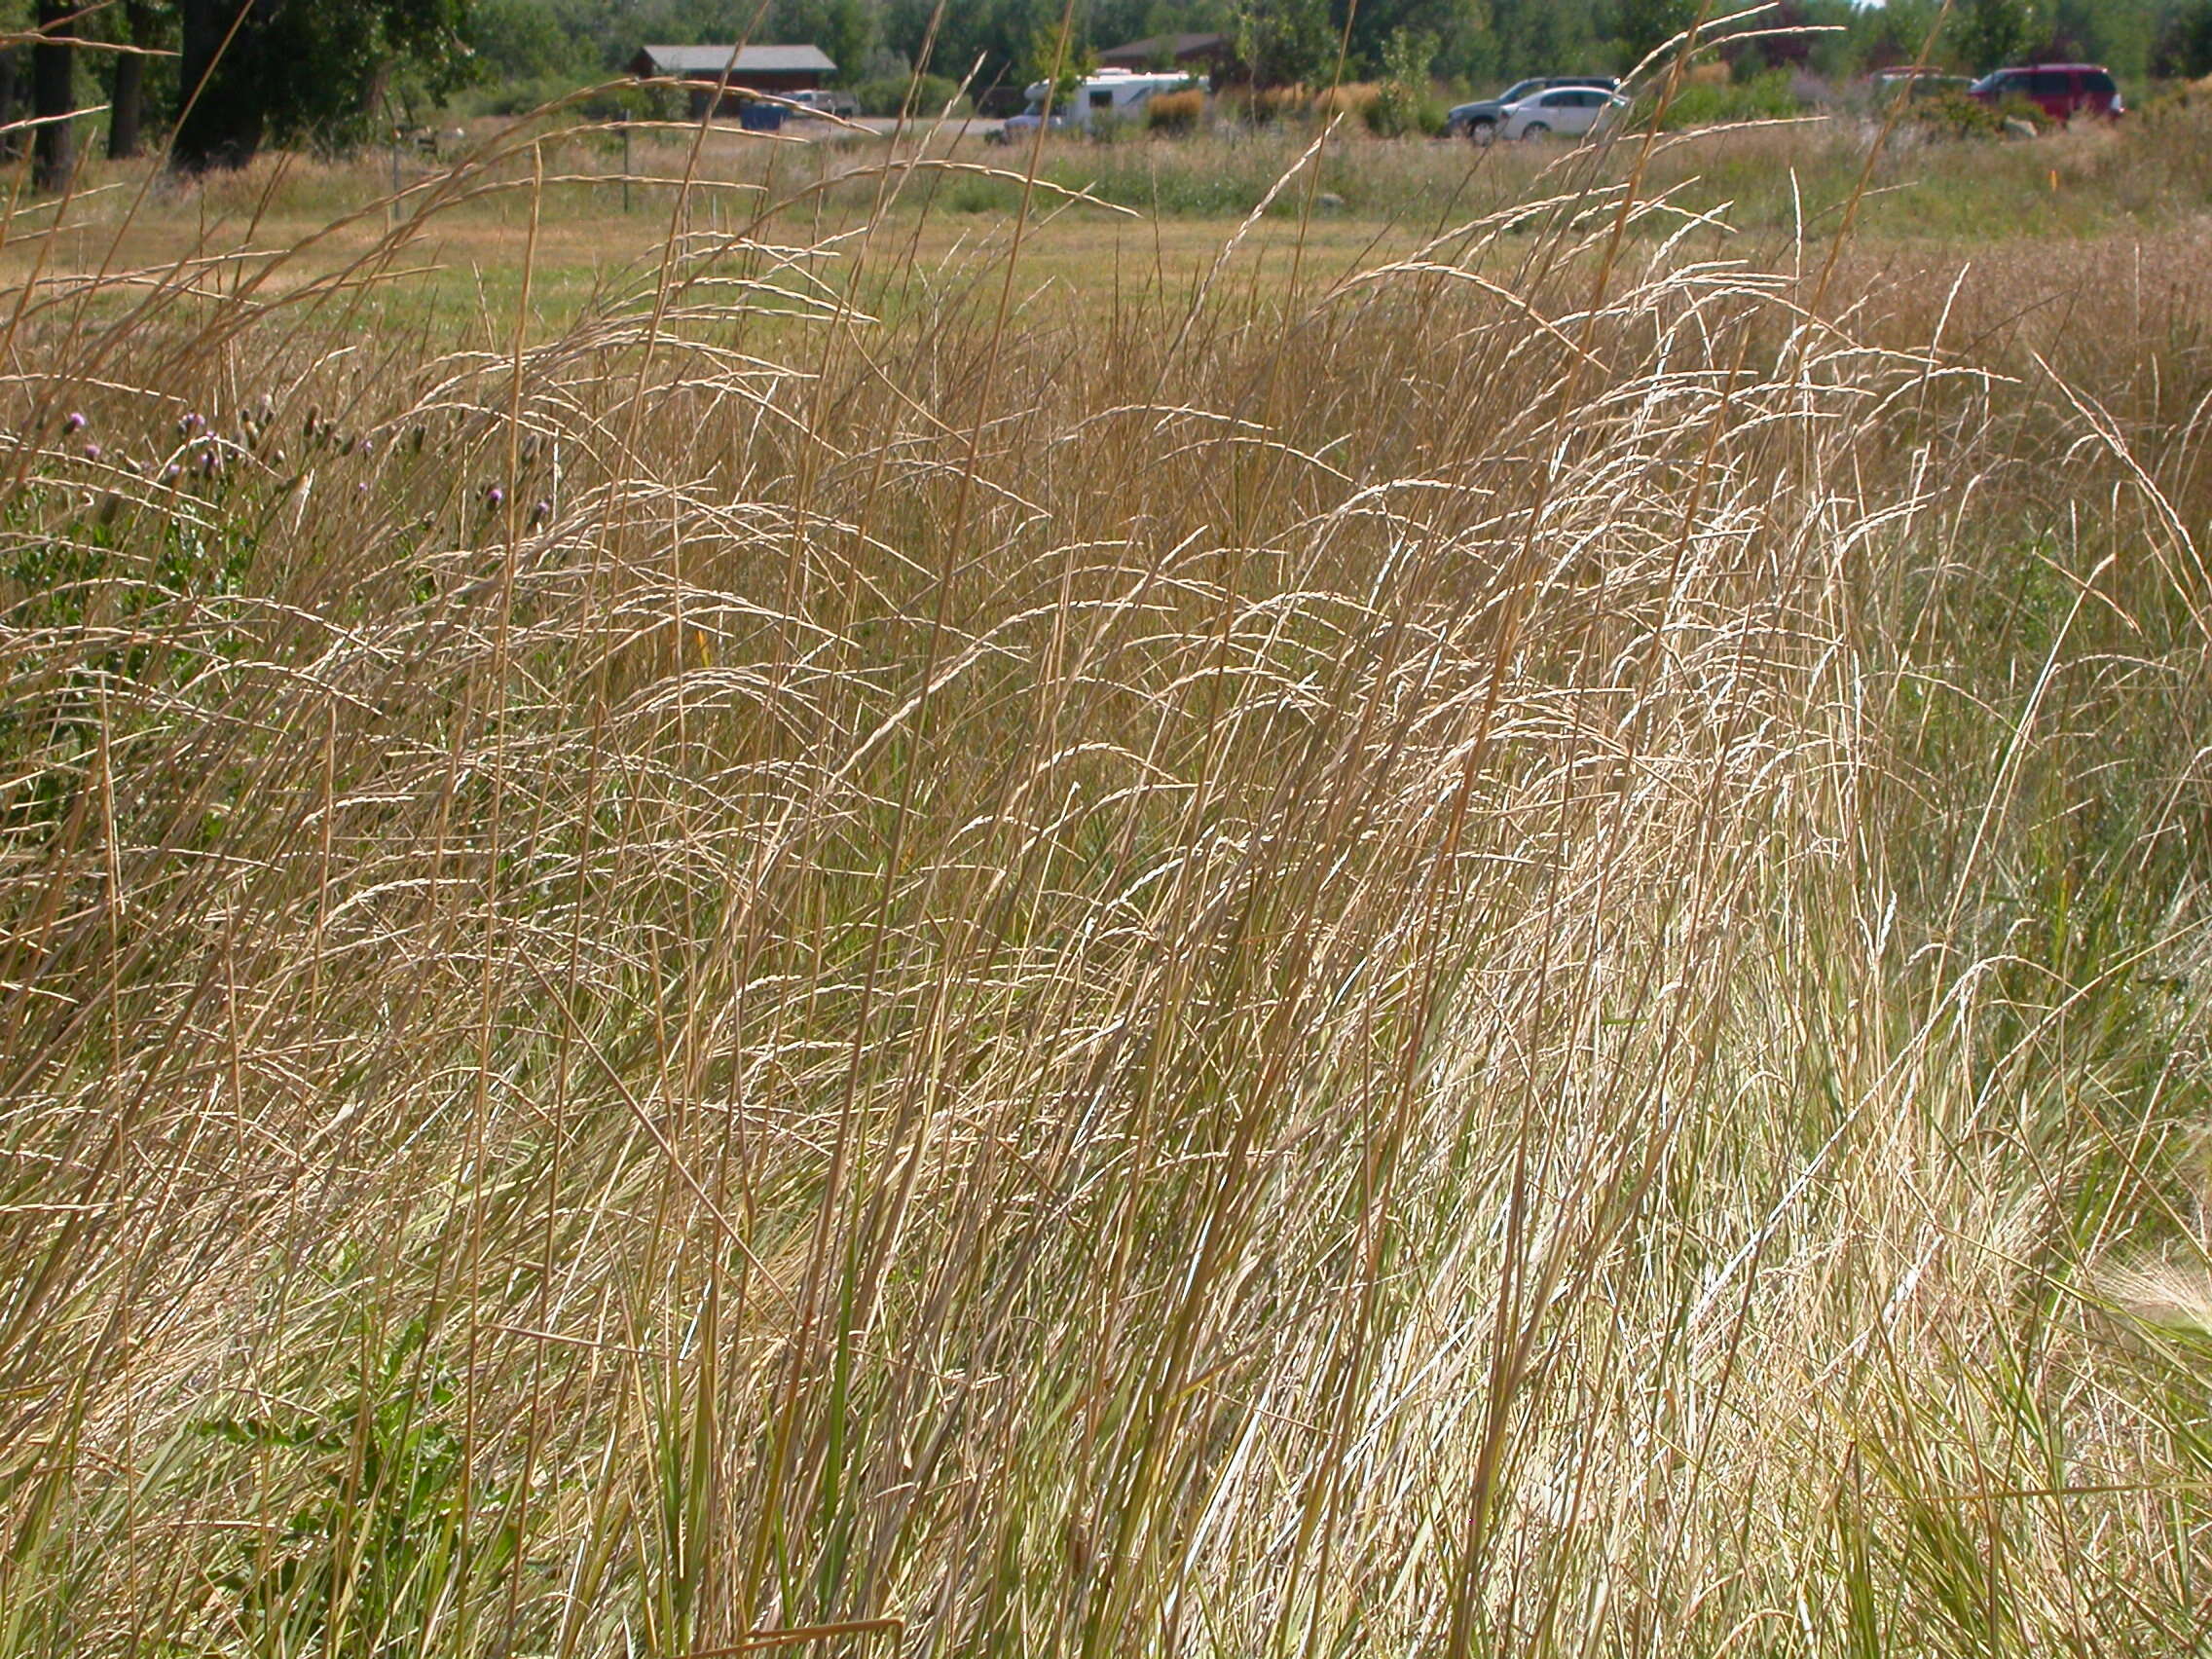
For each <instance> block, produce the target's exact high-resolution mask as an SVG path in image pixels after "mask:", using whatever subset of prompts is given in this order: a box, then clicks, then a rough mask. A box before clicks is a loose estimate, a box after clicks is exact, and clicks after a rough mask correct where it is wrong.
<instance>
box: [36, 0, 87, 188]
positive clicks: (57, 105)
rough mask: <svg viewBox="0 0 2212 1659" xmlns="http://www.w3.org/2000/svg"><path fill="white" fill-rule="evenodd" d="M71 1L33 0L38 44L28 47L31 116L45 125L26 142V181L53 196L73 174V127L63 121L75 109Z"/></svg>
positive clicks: (74, 24) (74, 30)
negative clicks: (29, 157)
mask: <svg viewBox="0 0 2212 1659" xmlns="http://www.w3.org/2000/svg"><path fill="white" fill-rule="evenodd" d="M77 12H78V6H77V4H76V0H38V26H39V37H40V38H39V41H38V43H37V44H36V45H35V46H33V47H32V48H31V113H32V114H34V115H36V116H39V117H40V118H42V119H43V120H45V121H46V123H47V125H46V126H44V127H41V128H39V129H38V130H37V134H36V136H35V137H34V138H33V139H32V167H31V174H32V177H31V182H32V184H33V185H34V186H35V187H36V188H37V189H40V190H43V191H46V192H48V193H49V194H55V193H57V192H59V191H62V190H66V189H67V188H68V186H69V175H70V174H71V173H73V172H75V171H76V170H77V128H76V124H75V123H74V122H71V121H67V120H59V121H57V120H55V119H54V118H55V117H56V116H64V117H65V116H67V115H68V114H69V112H70V111H72V110H74V109H75V108H76V107H77V90H76V78H77V73H76V72H77V53H76V49H75V47H74V45H73V44H72V43H73V42H74V40H75V38H76V33H77Z"/></svg>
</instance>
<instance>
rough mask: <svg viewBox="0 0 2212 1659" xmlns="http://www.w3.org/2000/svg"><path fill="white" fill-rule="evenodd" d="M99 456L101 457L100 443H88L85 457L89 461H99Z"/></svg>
mask: <svg viewBox="0 0 2212 1659" xmlns="http://www.w3.org/2000/svg"><path fill="white" fill-rule="evenodd" d="M99 458H100V446H99V445H97V444H87V445H86V446H85V459H86V460H87V461H97V460H99Z"/></svg>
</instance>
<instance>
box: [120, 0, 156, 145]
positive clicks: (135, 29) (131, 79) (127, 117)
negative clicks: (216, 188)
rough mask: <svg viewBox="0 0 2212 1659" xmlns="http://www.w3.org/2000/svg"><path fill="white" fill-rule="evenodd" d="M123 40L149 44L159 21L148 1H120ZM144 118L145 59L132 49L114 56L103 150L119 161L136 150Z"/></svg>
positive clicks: (145, 45) (143, 45)
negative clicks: (113, 76)
mask: <svg viewBox="0 0 2212 1659" xmlns="http://www.w3.org/2000/svg"><path fill="white" fill-rule="evenodd" d="M122 17H123V40H122V42H121V43H120V44H122V45H124V46H133V47H150V46H152V45H154V43H155V41H156V39H157V38H158V37H159V32H160V28H161V24H160V21H159V19H158V18H155V16H154V7H153V4H152V0H124V4H123V14H122ZM145 117H146V59H145V58H144V57H143V56H142V55H140V54H138V53H136V52H121V53H117V54H116V56H115V80H114V84H113V85H112V86H111V87H110V88H109V89H108V116H107V153H108V158H109V159H110V160H111V161H121V160H123V159H124V158H126V157H129V156H135V155H136V154H137V153H138V141H139V132H140V129H142V128H143V126H144V124H145Z"/></svg>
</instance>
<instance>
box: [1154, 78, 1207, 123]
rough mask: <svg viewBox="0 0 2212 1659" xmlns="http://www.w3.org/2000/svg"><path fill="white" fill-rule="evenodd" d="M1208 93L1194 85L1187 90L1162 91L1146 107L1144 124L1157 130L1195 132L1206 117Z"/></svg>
mask: <svg viewBox="0 0 2212 1659" xmlns="http://www.w3.org/2000/svg"><path fill="white" fill-rule="evenodd" d="M1205 113H1206V94H1205V92H1203V91H1202V90H1200V89H1199V88H1197V87H1193V88H1192V89H1191V90H1190V91H1189V92H1161V93H1158V94H1156V95H1155V96H1154V97H1153V98H1152V99H1151V101H1150V102H1148V103H1147V104H1146V105H1145V108H1144V124H1145V126H1146V127H1148V128H1150V129H1152V130H1153V131H1155V132H1195V131H1197V130H1198V123H1199V122H1200V121H1202V120H1204V119H1205Z"/></svg>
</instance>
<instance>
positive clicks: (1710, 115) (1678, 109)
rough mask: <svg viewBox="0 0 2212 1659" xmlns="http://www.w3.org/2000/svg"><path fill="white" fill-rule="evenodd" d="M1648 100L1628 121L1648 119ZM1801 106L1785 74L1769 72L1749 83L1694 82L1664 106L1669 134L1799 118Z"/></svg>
mask: <svg viewBox="0 0 2212 1659" xmlns="http://www.w3.org/2000/svg"><path fill="white" fill-rule="evenodd" d="M1652 107H1653V102H1652V99H1651V98H1649V97H1644V98H1641V99H1639V100H1638V103H1637V108H1636V113H1635V115H1634V117H1633V118H1632V119H1633V120H1634V121H1635V122H1637V123H1643V122H1648V121H1649V120H1650V119H1651V111H1652ZM1804 107H1805V106H1804V104H1803V103H1802V102H1801V101H1800V100H1799V99H1798V96H1797V93H1796V92H1795V90H1794V89H1793V88H1792V87H1791V85H1790V76H1789V71H1788V70H1787V69H1769V70H1768V71H1766V72H1765V73H1764V74H1761V75H1755V76H1753V77H1752V78H1751V80H1749V81H1743V82H1732V81H1721V82H1714V81H1696V82H1692V83H1691V84H1690V85H1688V86H1686V87H1683V88H1682V89H1681V90H1680V91H1678V92H1676V94H1675V97H1674V100H1673V101H1672V102H1671V103H1669V104H1668V106H1667V121H1666V125H1667V127H1668V129H1670V130H1673V129H1680V128H1685V127H1720V126H1725V125H1727V124H1729V123H1732V122H1739V121H1781V120H1787V119H1788V117H1790V116H1793V115H1799V114H1802V113H1803V111H1804Z"/></svg>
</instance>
